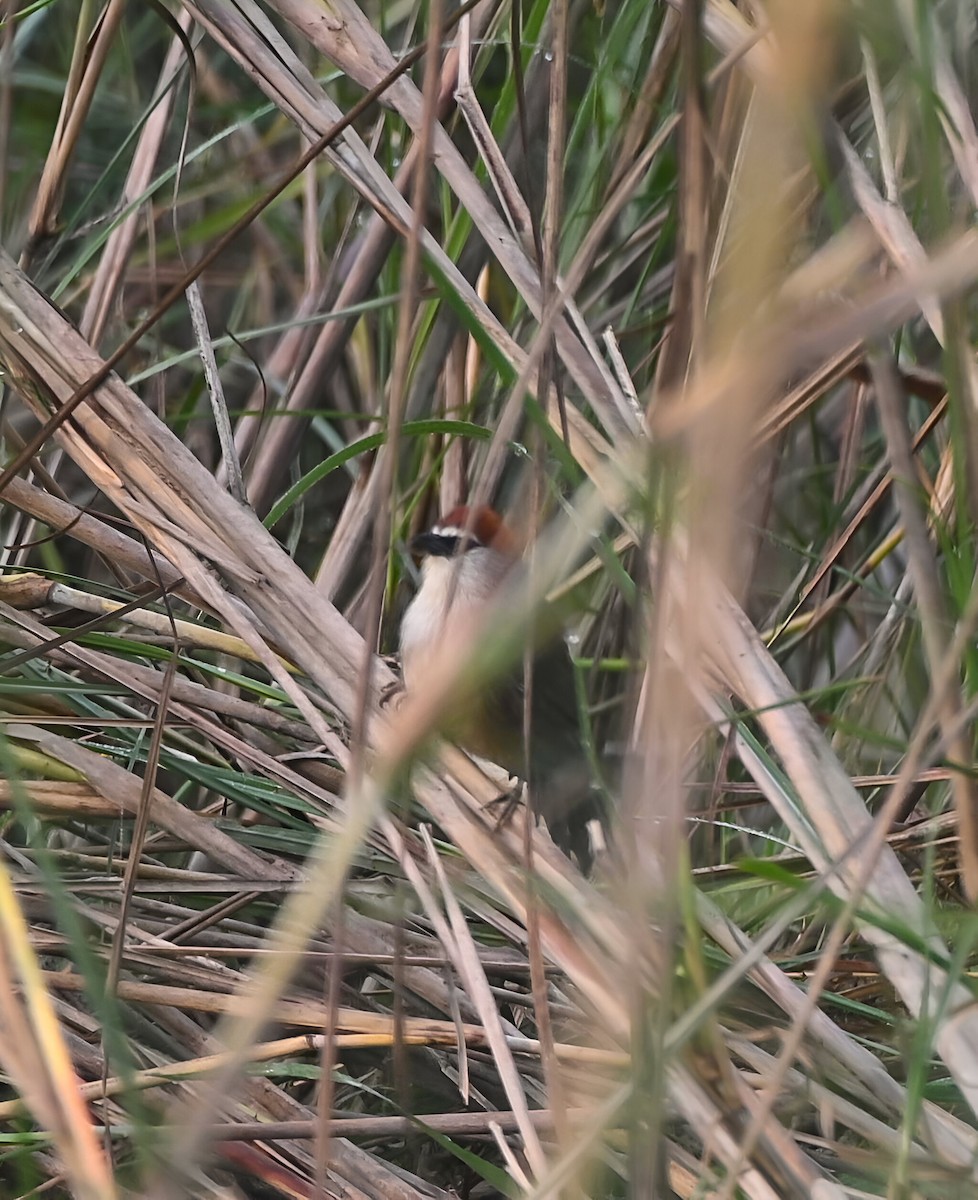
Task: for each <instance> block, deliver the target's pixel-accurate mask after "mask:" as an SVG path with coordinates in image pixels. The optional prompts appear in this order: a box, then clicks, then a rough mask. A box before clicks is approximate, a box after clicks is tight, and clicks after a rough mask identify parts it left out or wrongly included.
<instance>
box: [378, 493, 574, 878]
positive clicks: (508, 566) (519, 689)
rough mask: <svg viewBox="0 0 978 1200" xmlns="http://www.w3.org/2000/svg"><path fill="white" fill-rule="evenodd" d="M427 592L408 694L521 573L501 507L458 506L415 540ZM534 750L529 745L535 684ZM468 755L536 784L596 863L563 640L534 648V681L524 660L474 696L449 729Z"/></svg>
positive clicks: (419, 608)
mask: <svg viewBox="0 0 978 1200" xmlns="http://www.w3.org/2000/svg"><path fill="white" fill-rule="evenodd" d="M412 549H413V550H414V551H415V552H416V553H418V554H420V555H421V556H422V563H421V586H420V587H419V589H418V592H417V594H416V595H415V597H414V599H413V600H412V601H411V604H410V605H409V606H408V608H407V610H406V612H405V614H404V619H403V622H402V625H401V665H402V671H403V676H404V683H405V686H406V688H407V690H408V691H411V690H412V689H415V688H418V687H420V686H422V685H423V682H424V678H425V674H426V672H427V670H428V669H429V668H430V664H431V663H432V661H433V660H434V658H435V655H436V654H438V653H441V652H442V651H443V648H444V646H445V644H446V642H447V643H448V644H450V643H451V641H452V639H455V638H458V639H459V640H460V641H463V640H464V638H465V637H466V634H467V631H470V630H471V629H472V627H473V623H474V622H475V621H476V620H477V618H478V615H479V611H480V609H482V607H483V606H484V605H485V604H487V603H488V602H489V601H491V600H492V599H493V598H494V597H495V596H496V595H497V594H498V592H499V589H500V588H501V587H502V586H503V585H504V584H505V583H506V582H507V580H509V579H510V578H511V576H512V574H513V572H514V571H517V570H519V569H520V568H519V563H520V559H519V555H518V542H517V539H516V538H515V537H514V536H513V534H512V533H511V532H510V530H509V529H508V528H507V526H506V525H505V524H504V523H503V521H502V520H501V518H500V517H499V515H498V514H497V513H496V512H495V511H494V510H493V509H491V508H486V507H483V508H477V509H474V510H469V509H467V508H464V507H463V508H458V509H455V510H453V511H452V512H451V513H449V514H448V515H447V516H445V517H443V518H442V519H441V520H439V521H438V522H437V523H436V524H435V525H434V526H432V528H431V529H430V530H429V531H428V532H426V533H423V534H421V535H420V536H419V537H417V538H415V539H414V542H413V543H412ZM527 682H529V687H530V696H531V702H530V746H529V753H526V750H525V747H524V737H523V734H524V717H525V707H526V695H527V693H526V684H527ZM444 733H445V734H446V735H447V736H448V737H450V738H452V740H454V741H456V742H458V744H459V745H460V746H462V747H463V748H464V749H466V750H468V751H470V752H471V753H473V754H477V755H479V756H480V757H482V758H487V759H489V760H491V761H492V762H495V763H498V764H499V765H500V766H502V767H504V768H505V769H506V770H507V771H509V773H510V774H511V775H514V776H516V777H518V778H521V779H525V780H526V782H527V783H528V785H529V791H530V804H531V806H532V809H533V811H534V813H536V814H537V815H540V816H543V817H544V819H545V820H546V821H547V825H548V827H549V829H550V832H551V834H552V835H553V837H554V840H555V841H556V842H557V843H558V844H559V845H562V846H563V847H564V848H565V849H568V850H573V851H574V852H575V853H576V854H577V855H578V857H579V858H582V860H583V859H586V857H587V848H586V847H587V834H586V829H585V817H586V814H585V809H584V804H585V801H586V800H587V799H588V797H589V794H590V770H589V764H588V760H587V755H586V752H585V748H584V741H583V737H582V734H581V725H580V717H579V711H578V703H577V688H576V681H575V678H574V668H573V664H572V663H571V660H570V656H569V654H568V651H567V647H566V645H565V643H564V641H563V639H562V638H561V637H559V636H558V637H554V638H551V639H550V640H549V641H546V642H544V643H543V644H541V645H537V646H534V652H533V658H532V668H531V671H530V675H529V680H528V681H527V679H526V676H525V673H524V664H523V661H522V658H521V659H520V661H519V662H517V663H514V664H512V665H510V666H508V667H507V669H506V670H505V671H504V672H503V673H502V674H501V676H500V677H499V678H497V679H494V680H493V682H492V683H490V684H488V685H485V686H482V687H481V688H479V689H478V690H477V691H476V692H475V693H474V694H472V693H470V694H468V695H467V697H466V698H465V699H463V700H462V701H461V702H460V703H459V705H458V706H457V707H456V709H455V710H454V711H453V713H452V716H451V718H450V719H449V720H448V721H447V722H446V723H445V727H444Z"/></svg>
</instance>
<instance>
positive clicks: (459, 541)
mask: <svg viewBox="0 0 978 1200" xmlns="http://www.w3.org/2000/svg"><path fill="white" fill-rule="evenodd" d="M481 546H482V543H481V542H480V541H479V539H478V538H474V537H465V536H464V535H463V534H461V533H459V532H458V531H456V530H454V529H452V530H446V531H445V532H444V533H440V532H439V531H438V530H437V529H432V530H429V531H428V533H421V534H419V535H418V536H417V537H416V538H415V539H414V540H413V541H412V542H411V549H412V550H413V551H414V552H415V554H430V555H431V556H432V557H433V558H453V557H454V556H455V555H456V554H461V553H463V552H464V551H466V550H472V549H479V548H480V547H481Z"/></svg>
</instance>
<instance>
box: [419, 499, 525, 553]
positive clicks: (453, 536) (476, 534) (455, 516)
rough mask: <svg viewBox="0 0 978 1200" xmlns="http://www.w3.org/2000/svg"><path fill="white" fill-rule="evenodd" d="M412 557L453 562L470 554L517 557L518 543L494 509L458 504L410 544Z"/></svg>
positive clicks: (481, 505)
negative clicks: (417, 555)
mask: <svg viewBox="0 0 978 1200" xmlns="http://www.w3.org/2000/svg"><path fill="white" fill-rule="evenodd" d="M411 549H412V551H413V552H414V553H415V554H421V555H431V557H433V558H455V557H456V556H458V555H462V554H467V553H468V552H469V551H472V550H494V551H496V552H497V553H499V554H506V555H510V556H511V557H514V558H515V557H516V555H517V553H518V545H517V539H516V536H515V534H514V533H513V531H512V530H511V529H510V528H509V526H508V525H507V524H506V523H505V521H504V520H503V519H502V517H501V516H500V515H499V513H498V512H496V510H495V509H494V508H490V507H489V506H488V505H487V504H480V505H478V506H477V507H474V508H469V506H468V505H466V504H461V505H459V506H458V507H457V508H453V509H452V511H451V512H449V513H446V514H445V516H443V517H439V518H438V520H437V521H436V522H435V523H434V525H432V527H431V528H430V529H427V530H425V532H424V533H419V534H418V535H417V537H415V538H413V539H412V541H411Z"/></svg>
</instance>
